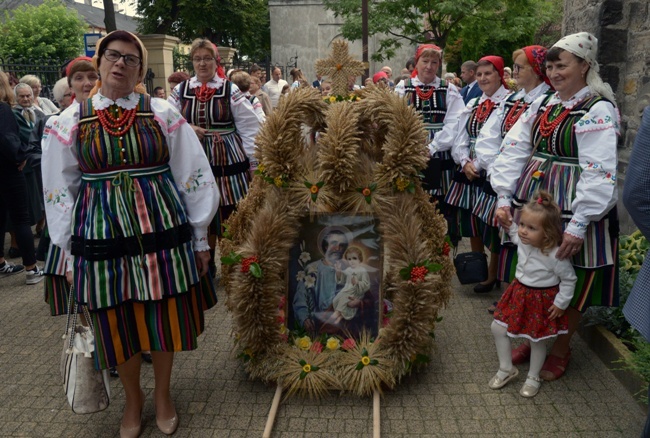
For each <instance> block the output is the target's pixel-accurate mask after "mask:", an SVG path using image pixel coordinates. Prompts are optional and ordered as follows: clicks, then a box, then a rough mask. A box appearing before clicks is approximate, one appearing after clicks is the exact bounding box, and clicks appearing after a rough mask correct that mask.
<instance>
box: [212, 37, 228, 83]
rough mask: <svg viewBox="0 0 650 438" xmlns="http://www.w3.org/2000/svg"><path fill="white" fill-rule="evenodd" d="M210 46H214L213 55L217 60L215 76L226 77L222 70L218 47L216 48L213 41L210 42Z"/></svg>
mask: <svg viewBox="0 0 650 438" xmlns="http://www.w3.org/2000/svg"><path fill="white" fill-rule="evenodd" d="M212 47H214V57H215V60H216V61H217V76H219V77H220V78H222V79H226V73H225V72H224V71H223V66H222V65H221V56H219V49H217V45H216V44H215V43H212Z"/></svg>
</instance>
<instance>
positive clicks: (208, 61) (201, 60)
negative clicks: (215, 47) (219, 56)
mask: <svg viewBox="0 0 650 438" xmlns="http://www.w3.org/2000/svg"><path fill="white" fill-rule="evenodd" d="M212 61H214V58H213V57H212V56H206V57H204V58H192V62H193V63H195V64H200V63H201V62H205V63H206V64H209V63H211V62H212Z"/></svg>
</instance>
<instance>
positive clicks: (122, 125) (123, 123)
mask: <svg viewBox="0 0 650 438" xmlns="http://www.w3.org/2000/svg"><path fill="white" fill-rule="evenodd" d="M96 112H97V118H98V119H99V123H100V124H101V125H102V128H104V131H106V132H107V133H108V134H110V135H112V136H113V137H119V136H121V135H124V133H125V132H127V131H128V130H129V129H131V126H133V122H134V121H135V115H136V109H135V108H133V109H130V110H124V111H123V112H122V117H120V116H117V117H113V115H112V114H111V112H110V111H109V110H108V109H103V110H97V111H96Z"/></svg>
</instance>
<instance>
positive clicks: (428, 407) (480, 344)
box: [0, 260, 645, 438]
mask: <svg viewBox="0 0 650 438" xmlns="http://www.w3.org/2000/svg"><path fill="white" fill-rule="evenodd" d="M12 261H14V262H17V261H18V260H12ZM453 289H454V293H453V297H452V299H451V301H450V303H449V306H448V308H447V309H445V310H444V311H443V313H442V316H443V320H442V322H441V323H440V324H439V326H438V328H437V330H436V341H437V344H436V349H435V351H434V352H433V353H432V355H431V356H432V362H431V364H430V366H429V367H428V368H426V369H425V370H423V371H421V372H419V373H417V374H413V375H411V376H408V377H406V378H405V379H403V380H402V382H401V384H400V385H399V386H398V387H397V388H396V389H394V390H392V391H387V392H386V393H385V394H384V397H383V398H382V401H381V431H382V437H391V438H392V437H395V438H402V437H403V438H406V437H409V438H410V437H558V438H559V437H562V438H565V437H589V438H593V437H625V438H635V437H638V436H639V435H640V433H641V430H642V428H643V423H644V421H645V413H644V411H643V410H642V409H641V408H640V407H639V405H638V404H637V403H636V401H635V399H634V398H633V396H632V395H630V394H629V393H628V392H627V391H626V390H625V389H624V388H623V386H622V385H621V384H620V383H619V382H618V381H617V380H616V379H615V378H614V376H613V375H612V374H611V372H610V371H609V370H608V369H607V368H606V367H605V365H604V364H603V363H602V362H601V361H600V360H599V359H598V357H597V356H596V355H595V354H594V353H593V352H592V351H591V350H590V349H589V348H588V347H587V345H586V344H585V343H584V342H583V341H582V340H581V339H580V338H579V337H578V336H576V337H575V338H574V341H573V345H572V347H573V356H572V357H573V359H572V362H571V365H570V367H569V369H568V371H567V373H566V375H565V377H563V378H562V379H560V380H559V381H556V382H551V383H544V384H543V386H542V389H541V391H540V393H539V395H538V396H537V397H535V398H533V399H525V398H523V397H521V396H519V393H518V391H519V388H520V386H521V385H522V384H523V381H524V376H525V371H526V367H525V366H524V367H520V371H522V372H521V373H520V377H519V378H518V379H517V380H516V381H514V383H511V384H509V385H508V386H506V387H505V388H503V389H502V390H500V391H493V390H491V389H490V388H488V386H487V382H488V380H489V379H490V378H491V377H492V375H493V374H494V373H495V372H496V370H497V368H498V362H497V359H496V352H495V348H494V343H493V340H492V335H491V333H490V329H489V326H490V323H491V319H492V318H491V315H489V314H488V313H487V311H486V308H487V306H489V304H490V303H491V302H492V301H495V300H496V299H497V298H498V292H496V291H494V292H492V293H489V294H484V295H477V294H475V293H474V292H473V291H472V289H471V286H461V285H460V284H458V283H457V282H455V283H454V285H453ZM222 295H223V292H222ZM64 325H65V317H57V318H53V317H50V316H49V310H48V307H47V306H46V304H45V303H44V302H43V285H42V283H41V284H39V285H34V286H28V285H26V284H25V277H24V274H19V275H15V276H12V277H8V278H0V372H1V377H2V384H0V437H14V436H24V437H76V436H79V437H116V436H119V422H120V418H121V412H122V408H123V406H124V395H123V391H122V387H121V384H120V383H119V379H113V380H112V401H111V404H110V406H109V407H108V409H106V410H105V411H103V412H99V413H96V414H90V415H77V414H74V413H73V412H72V411H71V410H70V408H69V406H68V405H67V402H66V399H65V396H64V393H63V388H62V384H61V378H60V374H59V362H60V355H61V351H62V342H63V341H62V340H61V335H62V334H63V332H64ZM206 325H207V328H206V331H205V332H204V334H203V335H202V336H201V337H200V340H199V349H198V350H196V351H193V352H186V353H180V354H178V355H176V360H175V363H174V373H173V376H172V396H173V398H174V400H175V402H176V409H177V411H178V414H179V416H180V427H179V429H178V431H177V432H176V434H175V436H177V437H218V438H226V437H261V436H262V431H263V429H264V426H265V423H266V418H267V413H268V410H269V407H270V405H271V401H272V398H273V394H274V392H275V388H274V387H272V386H267V385H265V384H263V383H260V382H257V381H250V380H249V379H248V376H247V375H246V374H245V373H244V372H243V370H242V368H241V367H240V364H239V362H238V360H237V359H235V358H233V357H232V355H231V345H232V344H231V339H230V337H229V332H230V330H231V319H230V316H229V315H228V313H227V312H226V311H225V308H224V306H223V305H222V304H219V305H218V306H217V308H215V309H213V310H211V311H210V312H209V313H208V315H207V318H206ZM142 375H143V387H144V390H145V393H146V394H147V397H148V398H147V402H146V404H145V410H144V431H143V434H142V436H144V437H159V436H163V435H162V434H161V433H160V431H158V429H157V428H156V425H155V416H154V412H153V405H152V391H153V372H152V368H151V366H150V365H147V364H143V374H142ZM639 389H641V388H639ZM272 436H273V437H274V438H300V437H304V438H308V437H309V438H311V437H313V438H316V437H323V438H325V437H327V438H348V437H349V438H353V437H354V438H356V437H370V436H372V400H371V399H359V398H356V397H353V396H350V395H338V394H334V395H331V396H329V397H328V398H325V399H323V400H308V399H301V398H292V399H289V400H288V401H286V402H284V403H282V404H281V405H280V408H279V411H278V416H277V418H276V422H275V427H274V430H273V435H272Z"/></svg>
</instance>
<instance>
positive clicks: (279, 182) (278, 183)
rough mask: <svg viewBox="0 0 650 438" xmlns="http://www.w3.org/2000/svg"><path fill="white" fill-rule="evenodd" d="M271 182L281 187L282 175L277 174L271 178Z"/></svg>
mask: <svg viewBox="0 0 650 438" xmlns="http://www.w3.org/2000/svg"><path fill="white" fill-rule="evenodd" d="M273 184H275V185H276V186H277V187H282V175H278V176H276V177H275V178H273Z"/></svg>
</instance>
